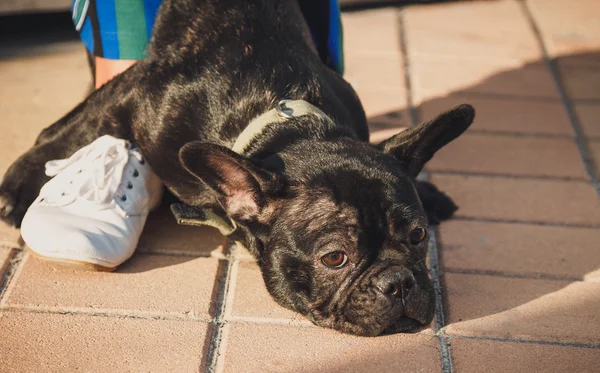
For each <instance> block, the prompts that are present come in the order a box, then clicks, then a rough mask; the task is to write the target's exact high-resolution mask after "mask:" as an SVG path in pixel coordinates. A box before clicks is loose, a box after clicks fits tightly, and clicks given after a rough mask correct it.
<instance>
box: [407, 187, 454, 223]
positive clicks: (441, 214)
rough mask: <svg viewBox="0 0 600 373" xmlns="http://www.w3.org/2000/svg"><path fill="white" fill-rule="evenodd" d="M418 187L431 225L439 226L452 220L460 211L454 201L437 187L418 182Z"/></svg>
mask: <svg viewBox="0 0 600 373" xmlns="http://www.w3.org/2000/svg"><path fill="white" fill-rule="evenodd" d="M416 187H417V193H418V194H419V198H420V199H421V203H422V204H423V208H424V209H425V213H426V214H427V219H428V220H429V224H430V225H438V224H440V223H441V222H442V221H444V220H448V219H450V218H451V217H452V215H454V213H455V212H456V210H458V206H457V205H456V204H455V203H454V201H452V199H451V198H450V197H448V196H447V195H446V194H444V193H442V192H441V191H440V190H439V189H438V188H436V186H435V185H433V184H431V183H428V182H426V181H417V183H416Z"/></svg>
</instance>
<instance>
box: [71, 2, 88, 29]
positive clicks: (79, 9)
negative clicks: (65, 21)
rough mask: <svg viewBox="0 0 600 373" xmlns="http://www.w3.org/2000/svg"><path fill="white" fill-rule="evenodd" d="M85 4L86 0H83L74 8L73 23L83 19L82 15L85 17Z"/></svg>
mask: <svg viewBox="0 0 600 373" xmlns="http://www.w3.org/2000/svg"><path fill="white" fill-rule="evenodd" d="M84 6H85V0H81V1H80V2H79V4H77V9H73V24H75V25H77V24H78V23H79V21H80V20H81V17H84V16H85V14H83V8H84Z"/></svg>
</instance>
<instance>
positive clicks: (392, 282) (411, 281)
mask: <svg viewBox="0 0 600 373" xmlns="http://www.w3.org/2000/svg"><path fill="white" fill-rule="evenodd" d="M414 285H415V277H414V276H413V274H412V273H411V272H410V271H408V270H407V269H404V268H398V267H394V268H389V269H386V270H385V271H383V272H382V273H380V274H379V276H377V279H376V280H375V287H376V288H377V290H379V291H380V292H381V293H382V294H383V295H385V296H391V297H394V298H398V299H400V298H402V297H406V296H407V295H408V293H409V292H410V290H411V289H412V288H413V287H414Z"/></svg>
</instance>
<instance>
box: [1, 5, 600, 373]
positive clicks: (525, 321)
mask: <svg viewBox="0 0 600 373" xmlns="http://www.w3.org/2000/svg"><path fill="white" fill-rule="evenodd" d="M598 4H599V3H598V1H597V0H581V1H568V0H530V1H525V2H521V1H516V0H499V1H479V2H450V3H444V4H433V5H411V6H407V7H404V8H394V7H391V8H377V9H371V10H360V11H353V12H346V13H344V15H343V22H344V26H345V54H346V65H347V66H346V71H347V74H346V78H347V79H348V80H349V81H350V82H351V83H352V84H353V85H354V86H355V88H356V90H357V92H358V93H359V95H360V96H361V98H362V100H363V103H364V105H365V108H366V111H367V113H368V116H369V122H370V125H371V128H372V139H373V141H380V140H382V139H384V138H387V137H388V136H390V135H391V134H393V133H396V132H398V131H399V130H400V129H401V128H403V127H406V126H409V125H411V124H414V123H415V122H416V121H419V120H426V119H428V118H431V117H432V116H434V115H435V114H437V113H438V112H440V111H441V110H444V109H446V108H448V107H450V106H451V105H453V104H455V103H461V102H470V103H472V104H473V105H474V106H475V107H476V109H477V111H478V116H477V119H476V122H475V124H474V125H473V127H472V128H471V129H470V130H469V133H468V134H467V135H465V136H464V137H463V138H461V139H460V140H458V141H456V142H455V143H453V144H452V145H450V146H448V148H447V149H444V150H443V151H441V152H440V153H439V155H438V157H437V158H435V160H434V161H432V162H431V164H430V166H429V167H428V172H427V174H426V176H427V177H429V178H430V179H432V180H433V181H434V182H436V183H437V184H438V185H439V187H440V188H441V189H443V190H444V191H446V192H447V193H448V194H450V195H451V196H452V197H453V198H454V199H455V200H456V201H457V203H458V204H459V205H460V206H461V209H460V210H459V212H458V214H457V217H456V219H454V220H453V221H450V222H447V223H444V224H443V225H442V226H441V227H440V228H439V229H438V230H437V231H436V235H435V237H434V238H435V240H433V242H432V244H431V247H430V264H431V267H432V276H433V277H434V280H435V283H436V287H437V290H438V293H439V295H440V297H439V302H438V305H437V317H436V319H435V321H434V323H433V325H432V328H430V329H425V330H423V331H421V332H419V333H416V334H403V335H392V336H385V337H377V338H358V337H353V336H347V335H342V334H339V333H336V332H333V331H329V330H324V329H320V328H317V327H315V326H313V325H312V324H310V322H308V321H307V320H305V319H304V318H303V317H302V316H300V315H298V314H295V313H293V312H290V311H288V310H285V309H283V308H281V307H279V306H278V305H276V304H275V302H274V301H273V300H271V298H270V297H269V295H268V293H267V292H266V290H265V288H264V285H263V282H262V279H261V276H260V272H259V271H258V268H257V267H256V265H255V264H254V263H253V262H252V260H251V259H250V258H249V257H248V255H247V254H245V253H243V252H240V251H239V250H236V249H235V248H227V243H226V242H225V240H224V239H223V237H221V236H220V235H219V234H218V233H217V232H216V231H214V230H210V229H198V228H192V227H182V226H177V225H176V224H175V222H174V220H173V219H172V218H171V216H170V213H169V212H168V210H167V209H166V208H163V209H162V210H160V211H158V212H156V213H154V214H153V215H152V216H151V217H150V219H149V222H148V225H147V228H146V230H145V232H144V234H143V236H142V238H141V241H140V245H139V250H138V253H137V254H136V255H135V256H134V257H133V258H132V259H131V260H130V261H129V262H128V263H126V264H125V265H123V266H122V267H121V268H120V269H119V270H118V271H117V272H116V273H112V274H107V273H89V272H77V271H73V270H68V269H63V268H56V267H52V266H48V265H46V264H44V263H41V262H39V261H38V260H36V259H34V258H33V257H31V256H30V255H29V254H27V252H26V251H25V250H24V249H23V243H22V241H21V240H20V239H19V233H18V231H17V230H15V229H11V228H8V227H6V226H4V225H0V362H1V365H0V371H2V372H38V371H39V372H71V371H75V370H77V371H85V372H133V371H136V372H137V371H139V372H142V371H144V372H205V371H211V372H212V371H215V372H532V371H539V372H557V373H558V372H598V371H600V311H599V310H600V250H598V248H599V247H600V244H599V243H598V242H599V241H600V199H599V198H598V195H599V192H600V183H599V182H598V173H599V172H600V170H599V169H597V168H596V167H595V166H594V165H595V164H598V165H600V159H599V157H600V120H599V119H598V117H599V115H598V114H600V27H599V26H598V22H597V19H598V12H599V11H600V7H599V5H598ZM44 40H45V42H44V43H43V44H42V43H40V42H36V39H35V38H33V39H32V38H31V37H29V39H27V42H25V43H19V42H18V40H17V41H15V40H8V39H7V38H4V39H2V38H0V129H1V131H2V137H1V138H0V175H2V174H3V173H4V172H5V170H6V168H7V167H8V166H9V165H10V163H11V162H12V161H13V160H14V159H15V158H16V157H17V156H18V155H19V154H20V153H22V152H23V151H24V150H25V149H26V148H27V147H28V146H29V145H30V144H31V143H32V142H33V140H34V138H35V136H36V135H37V133H38V132H39V131H40V130H41V129H42V128H43V127H45V126H47V125H48V124H50V123H51V122H52V121H54V120H56V119H57V118H58V117H60V116H61V115H63V114H64V113H65V112H66V111H68V110H69V109H71V108H72V107H73V106H74V105H75V104H76V103H77V102H79V101H80V100H81V99H82V98H83V97H84V96H85V94H86V92H87V91H88V89H89V84H90V81H89V74H88V71H87V64H86V59H85V55H84V53H83V49H82V47H81V45H80V43H79V42H78V41H77V40H76V39H73V38H72V37H69V36H65V35H63V34H60V35H58V34H57V35H54V34H50V35H46V36H45V38H44ZM50 41H52V42H50Z"/></svg>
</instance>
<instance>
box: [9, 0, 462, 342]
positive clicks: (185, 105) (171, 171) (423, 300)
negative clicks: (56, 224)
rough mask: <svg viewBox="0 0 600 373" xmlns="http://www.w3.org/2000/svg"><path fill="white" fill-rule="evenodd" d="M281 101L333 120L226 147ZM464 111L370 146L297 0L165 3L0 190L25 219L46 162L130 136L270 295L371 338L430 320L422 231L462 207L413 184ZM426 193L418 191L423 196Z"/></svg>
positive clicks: (291, 123) (270, 130) (288, 124)
mask: <svg viewBox="0 0 600 373" xmlns="http://www.w3.org/2000/svg"><path fill="white" fill-rule="evenodd" d="M281 99H294V100H303V101H306V102H309V103H311V104H312V105H314V106H316V107H318V108H319V109H320V110H322V112H324V113H325V114H326V115H327V117H328V118H327V119H329V120H325V119H324V118H323V117H322V116H318V115H311V114H308V115H301V116H295V117H294V116H292V117H291V118H289V119H287V120H286V121H285V123H284V124H283V125H278V126H268V127H266V128H265V129H264V130H263V131H262V132H261V133H259V134H258V135H257V136H255V137H254V138H253V139H252V140H251V141H250V143H249V144H248V147H247V148H246V150H245V152H244V153H243V154H238V153H235V152H233V151H232V150H230V149H231V147H232V145H233V144H234V142H235V141H236V138H237V137H238V135H239V134H240V133H241V132H242V130H244V128H245V127H246V126H247V125H248V123H249V122H250V121H251V120H252V119H253V118H256V117H258V116H259V115H261V114H263V113H265V112H268V111H270V110H271V109H273V108H274V107H275V105H276V104H277V103H278V102H279V100H281ZM473 117H474V110H473V108H472V107H471V106H469V105H461V106H457V107H455V108H453V109H451V110H450V111H448V112H446V113H444V114H441V115H439V116H438V117H437V118H435V119H433V120H432V121H430V122H427V123H423V124H420V125H418V126H415V127H413V128H410V129H408V130H405V131H403V132H401V133H399V134H398V135H396V136H393V137H392V138H390V139H388V140H386V141H384V142H383V143H381V144H379V145H377V146H374V145H371V144H369V143H368V139H369V133H368V128H367V122H366V118H365V114H364V111H363V109H362V107H361V104H360V101H359V99H358V97H357V96H356V94H355V92H354V91H353V89H352V87H351V86H350V85H349V84H348V83H347V82H345V81H344V80H343V79H342V77H341V76H339V75H338V74H336V73H335V72H334V71H333V70H331V69H330V68H328V67H327V66H326V65H325V64H324V63H323V62H322V61H321V59H320V58H319V55H318V53H317V51H316V50H315V47H314V46H313V42H312V40H311V36H310V33H309V30H308V28H307V26H306V23H305V21H304V18H303V16H302V13H301V9H300V7H299V5H298V3H297V2H296V1H295V0H281V1H272V0H254V1H249V0H228V1H227V0H204V1H201V0H196V1H193V0H187V1H186V0H181V1H174V0H173V1H168V0H167V1H165V2H164V3H163V5H162V7H161V9H160V12H159V16H158V18H157V21H156V26H155V31H154V35H153V37H152V41H151V45H150V50H149V56H148V58H147V59H145V60H143V61H140V62H139V63H137V64H136V65H134V66H133V67H132V68H130V69H129V70H127V71H126V72H125V73H123V74H121V75H119V76H117V77H116V78H115V79H113V80H112V81H110V82H109V83H108V84H106V85H105V86H104V87H103V88H102V89H100V90H97V91H95V92H93V93H92V94H91V95H90V96H89V97H88V98H87V99H86V100H85V101H83V102H82V103H81V104H79V105H78V106H77V107H76V108H75V109H74V110H73V111H71V112H70V113H68V114H67V115H66V116H65V117H64V118H62V119H60V120H59V121H58V122H56V123H55V124H53V125H51V126H50V127H48V128H46V129H45V130H43V131H42V133H41V134H40V135H39V137H38V139H37V141H36V143H35V145H34V146H33V148H31V149H30V150H29V151H28V152H27V153H25V154H24V155H22V156H21V157H20V158H19V159H18V160H17V161H16V162H15V163H14V164H13V165H12V166H11V167H10V168H9V170H8V171H7V173H6V175H5V177H4V180H3V182H2V184H1V185H0V217H1V218H2V220H4V221H5V222H8V223H9V224H11V225H14V226H19V225H20V223H21V220H22V218H23V215H24V214H25V212H26V210H27V208H28V207H29V205H30V204H31V203H32V202H33V200H34V199H35V198H36V196H37V195H38V192H39V190H40V188H41V186H42V185H43V184H44V183H45V182H47V181H48V178H47V177H46V176H45V174H44V164H45V162H46V161H48V160H52V159H61V158H67V157H69V156H70V155H71V154H73V153H74V152H75V151H76V150H78V149H79V148H81V147H83V146H85V145H87V144H89V143H91V142H92V141H93V140H95V139H96V138H98V137H100V136H102V135H106V134H108V135H112V136H115V137H118V138H124V139H128V140H131V141H134V142H135V143H137V144H138V145H139V147H140V148H141V150H142V152H143V154H144V156H145V158H146V159H147V161H148V162H149V164H150V165H151V166H152V168H153V170H154V171H155V172H156V174H157V175H158V176H159V177H160V178H161V179H162V181H163V182H164V183H165V185H166V186H167V188H168V189H169V190H170V191H171V192H172V193H173V194H174V195H175V196H176V197H177V198H179V199H180V200H181V201H182V202H184V203H186V204H188V205H191V206H212V207H213V208H214V209H217V210H220V211H222V212H223V213H225V214H227V216H229V218H230V219H232V220H233V221H234V222H235V224H236V226H237V231H236V233H235V234H236V235H238V237H239V239H241V240H242V241H243V242H244V243H245V245H246V247H248V248H249V250H250V251H251V252H252V254H253V255H254V256H255V257H256V259H257V261H258V264H259V266H260V268H261V270H262V274H263V278H264V280H265V283H266V286H267V289H268V290H269V292H270V294H271V295H272V296H273V298H274V299H275V300H276V301H277V302H278V303H279V304H281V305H283V306H284V307H287V308H289V309H292V310H294V311H297V312H299V313H301V314H303V315H305V316H306V317H308V318H309V319H310V320H311V321H312V322H314V323H315V324H317V325H320V326H323V327H327V328H333V329H337V330H339V331H342V332H346V333H353V334H358V335H366V336H376V335H379V334H382V333H394V332H402V331H409V330H412V329H414V328H416V327H419V326H422V325H427V324H429V323H430V322H431V320H432V318H433V314H434V303H435V301H434V295H433V289H432V285H431V282H430V279H429V277H428V270H427V267H426V263H425V261H426V253H427V242H428V235H427V225H428V220H429V223H437V222H438V220H443V219H446V218H449V217H450V216H451V215H452V213H453V212H454V210H455V209H456V206H455V205H454V204H453V203H452V201H451V200H450V199H449V198H448V197H446V196H445V195H444V194H442V193H441V192H439V191H438V190H437V189H436V188H435V187H434V186H433V185H431V184H426V183H421V182H417V181H415V178H416V176H417V174H419V172H420V171H421V169H422V167H423V165H424V164H425V163H426V162H427V161H428V160H429V159H431V157H432V156H433V154H434V153H435V152H436V151H437V150H438V149H440V148H441V147H442V146H444V145H446V144H447V143H448V142H450V141H452V140H453V139H455V138H456V137H457V136H459V135H460V134H461V133H462V132H463V131H465V130H466V129H467V127H469V125H470V124H471V122H472V121H473ZM419 197H421V198H419Z"/></svg>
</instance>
